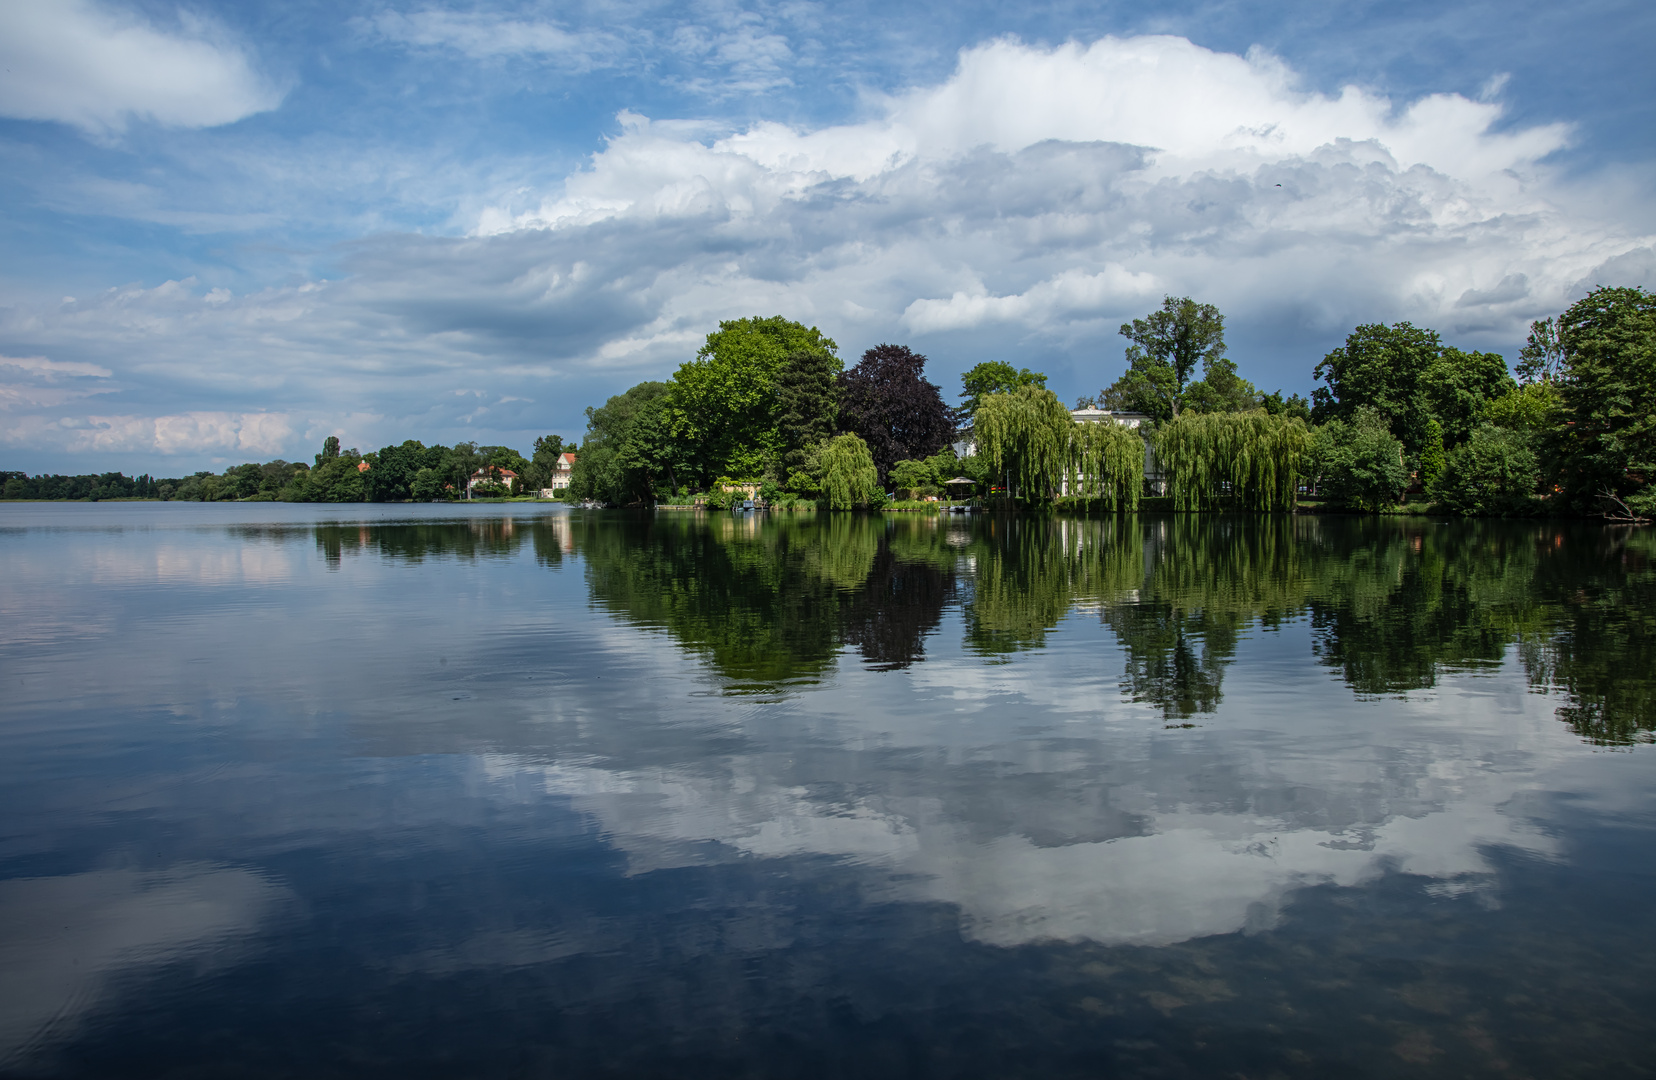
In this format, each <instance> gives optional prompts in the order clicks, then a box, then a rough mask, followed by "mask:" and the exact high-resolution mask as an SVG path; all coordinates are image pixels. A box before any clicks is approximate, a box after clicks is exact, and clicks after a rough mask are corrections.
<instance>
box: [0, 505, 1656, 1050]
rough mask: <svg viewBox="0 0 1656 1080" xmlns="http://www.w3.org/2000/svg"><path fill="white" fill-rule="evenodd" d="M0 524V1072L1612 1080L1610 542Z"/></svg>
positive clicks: (245, 513)
mask: <svg viewBox="0 0 1656 1080" xmlns="http://www.w3.org/2000/svg"><path fill="white" fill-rule="evenodd" d="M463 513H464V512H463V511H455V510H453V509H451V508H447V507H369V508H363V507H360V506H352V507H346V508H340V509H329V508H317V507H309V506H298V507H284V506H212V505H207V506H188V505H187V506H179V505H164V506H163V505H125V506H108V505H105V506H51V505H33V506H27V505H24V506H7V507H4V508H0V685H3V686H4V695H3V697H0V1073H4V1074H6V1075H15V1076H36V1075H39V1076H87V1077H151V1076H170V1077H267V1076H284V1077H286V1076H292V1077H301V1076H302V1077H331V1076H340V1077H345V1076H350V1077H378V1076H385V1077H419V1076H443V1077H505V1076H513V1077H517V1076H548V1077H592V1076H650V1075H655V1076H708V1077H714V1076H717V1077H738V1076H753V1077H760V1076H764V1077H838V1076H855V1077H887V1076H890V1077H955V1076H960V1077H966V1076H972V1077H976V1076H983V1077H1023V1076H1028V1077H1043V1078H1044V1077H1067V1076H1089V1077H1093V1076H1146V1077H1150V1076H1156V1077H1187V1076H1188V1077H1198V1076H1200V1077H1206V1076H1245V1077H1260V1078H1265V1077H1302V1076H1303V1077H1314V1076H1315V1077H1326V1076H1356V1077H1364V1076H1375V1077H1380V1076H1411V1077H1412V1076H1508V1075H1512V1076H1535V1077H1542V1076H1547V1077H1552V1076H1617V1077H1620V1076H1639V1075H1649V1074H1651V1073H1652V1072H1653V1071H1656V1065H1653V1063H1656V860H1653V856H1656V756H1653V749H1652V747H1650V746H1649V745H1648V743H1649V733H1650V732H1651V730H1652V728H1653V727H1656V535H1653V533H1652V531H1651V530H1646V531H1645V532H1643V533H1635V532H1631V531H1629V530H1625V529H1621V530H1616V529H1605V528H1599V527H1593V526H1585V525H1559V524H1551V523H1549V524H1535V523H1520V524H1515V523H1500V522H1471V523H1466V522H1457V523H1446V522H1426V521H1399V520H1385V521H1370V520H1356V519H1334V518H1329V519H1317V518H1298V519H1292V520H1288V519H1278V520H1264V519H1224V518H1200V519H1190V518H1145V517H1141V518H1137V519H1122V520H1111V521H1057V522H1041V521H1034V520H1027V519H1025V520H1015V521H1008V520H999V521H992V520H987V519H973V520H970V521H967V520H961V519H952V520H951V519H945V520H943V521H940V522H939V521H934V520H931V519H920V518H915V517H896V516H894V517H892V518H891V519H889V520H886V519H879V518H857V519H853V518H848V517H838V518H833V519H828V520H816V519H813V518H809V517H802V518H798V519H787V520H782V521H767V520H761V519H753V518H748V519H738V518H731V517H728V516H715V517H712V518H697V517H692V516H689V515H678V516H673V515H669V514H666V513H663V514H661V515H660V516H658V517H655V518H648V517H625V516H622V515H620V514H618V513H594V514H583V513H580V512H576V513H574V514H568V513H565V512H563V511H559V510H546V509H542V508H535V507H523V508H502V507H498V506H495V507H483V508H479V509H478V510H477V512H475V513H474V514H472V515H471V516H469V517H466V516H456V515H457V514H463Z"/></svg>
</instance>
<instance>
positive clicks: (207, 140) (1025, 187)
mask: <svg viewBox="0 0 1656 1080" xmlns="http://www.w3.org/2000/svg"><path fill="white" fill-rule="evenodd" d="M37 7H38V6H37ZM23 10H24V9H23V7H22V6H19V5H16V4H11V3H6V4H0V26H5V27H8V28H14V27H15V26H16V25H21V24H19V23H18V22H17V20H18V19H21V18H25V17H27V18H34V19H36V23H33V24H30V25H31V26H33V27H34V29H33V30H31V31H30V33H31V34H32V35H33V36H32V37H31V36H29V35H27V34H25V35H21V36H19V35H16V34H0V38H4V39H5V41H6V44H5V45H4V46H0V51H4V50H5V49H10V50H12V52H18V51H19V50H22V53H23V55H22V58H23V60H24V61H26V63H24V64H23V65H22V68H21V70H23V71H25V72H27V71H33V70H38V69H39V65H40V63H41V62H42V57H43V56H44V57H45V58H46V59H48V60H50V59H51V58H52V57H54V56H55V57H57V58H58V60H59V61H61V63H60V65H59V66H60V68H61V69H62V70H76V67H75V65H76V64H80V65H81V67H82V68H84V67H85V65H86V64H88V63H92V62H93V61H94V60H96V59H97V58H98V57H108V56H110V55H114V54H112V53H111V51H110V50H111V49H115V50H116V53H119V50H118V49H117V48H116V46H118V45H120V43H121V42H127V43H129V44H130V43H131V42H133V41H139V42H141V43H147V44H148V46H149V52H150V53H154V54H155V55H156V56H163V57H166V58H168V61H169V62H168V65H167V66H166V69H165V70H161V71H159V72H158V69H157V67H156V65H155V64H154V63H153V62H151V60H150V59H145V57H146V56H148V53H146V51H145V49H143V48H139V49H138V50H137V54H138V55H139V56H140V60H141V61H142V62H137V61H135V62H133V63H132V64H129V65H124V66H123V64H121V63H114V64H112V65H109V64H106V67H109V70H107V71H105V72H103V75H102V81H101V82H97V83H96V84H95V85H92V86H91V87H90V88H88V86H85V85H77V86H75V87H72V88H70V89H72V90H73V91H74V92H73V93H69V92H68V91H64V92H63V93H59V94H57V95H56V96H54V95H53V94H52V93H49V91H50V90H51V88H52V87H51V83H50V80H49V79H41V78H35V79H34V81H33V82H30V83H29V84H28V85H27V86H25V87H23V89H22V90H21V91H20V90H18V89H17V88H16V84H15V83H6V82H0V88H3V90H0V114H3V115H6V116H10V117H12V119H11V120H6V121H0V162H4V163H3V164H0V196H4V198H5V201H6V205H7V207H8V209H7V211H6V213H5V215H4V217H3V218H0V251H5V252H6V254H7V258H6V259H5V265H6V269H5V270H4V271H0V274H3V275H4V276H3V277H0V354H3V355H5V356H9V357H12V358H13V359H14V360H16V361H17V363H9V366H3V367H0V383H3V384H4V386H3V389H0V394H3V396H0V409H3V410H4V414H5V415H4V420H5V423H4V425H3V427H0V430H3V431H4V433H5V434H4V445H3V448H0V452H3V453H4V455H5V460H6V462H7V463H8V464H6V467H8V468H12V467H22V468H29V469H39V468H52V469H77V470H78V469H81V468H103V467H125V468H128V469H132V468H151V469H152V470H160V471H164V472H177V471H180V470H181V469H187V468H192V467H196V466H198V465H208V464H211V465H219V464H221V463H222V462H224V461H231V460H235V461H239V460H246V459H248V458H250V457H264V456H273V455H275V454H282V455H284V456H288V457H308V456H309V454H310V453H311V452H312V451H313V449H314V447H313V446H312V445H311V444H312V443H313V442H319V441H320V439H321V437H322V436H323V435H325V434H329V433H337V434H340V435H341V437H342V438H343V439H344V440H345V441H346V443H347V444H348V445H359V446H361V447H363V448H364V449H366V448H369V447H372V446H378V445H380V444H381V443H382V442H384V441H388V440H391V439H401V438H403V437H407V436H415V437H420V438H424V439H427V440H433V439H441V440H444V441H451V440H454V439H461V438H477V439H480V440H482V441H506V442H510V443H513V444H514V445H520V446H526V445H527V444H528V442H529V441H530V440H531V439H532V437H533V436H534V435H535V434H539V433H541V432H543V431H547V430H553V431H560V432H562V433H563V434H565V435H566V437H567V436H573V435H578V434H579V432H580V427H581V418H580V410H581V408H582V407H584V406H585V405H587V404H590V403H593V402H595V401H599V400H602V398H603V397H604V396H607V395H608V394H610V393H614V392H617V391H619V390H621V389H623V388H625V386H627V385H629V384H630V383H631V382H633V381H636V380H638V379H641V378H661V377H665V376H666V375H667V374H669V373H670V372H671V371H672V369H673V367H674V366H676V364H677V363H679V362H681V361H682V360H684V359H686V358H688V357H689V356H690V355H691V354H692V353H693V351H694V347H695V344H696V342H697V341H698V340H699V338H700V337H701V336H702V335H703V334H705V333H706V331H707V330H708V329H709V328H710V327H711V326H712V325H713V324H714V322H715V321H716V320H717V319H719V318H728V317H733V316H737V315H743V314H752V313H756V312H758V313H766V314H769V313H773V312H780V313H782V314H785V315H788V316H790V317H794V318H800V319H803V320H805V321H808V322H816V323H818V324H819V325H821V326H822V328H823V329H824V330H825V331H827V332H828V333H830V334H832V335H833V336H835V337H836V338H837V339H838V340H839V341H840V343H841V345H842V349H843V351H844V352H846V353H848V354H853V355H854V354H855V353H859V352H860V351H861V350H862V349H864V348H866V347H868V346H870V345H873V344H876V343H878V342H879V341H882V340H897V341H907V342H909V343H910V344H912V345H914V346H915V347H916V348H919V349H921V350H922V351H925V352H927V353H928V355H930V356H931V357H932V358H933V370H932V375H933V378H934V379H936V380H937V381H939V382H941V383H944V384H945V385H952V383H953V381H954V377H955V375H956V374H957V373H958V372H959V371H960V370H962V369H963V368H965V367H967V366H969V365H970V364H971V363H973V362H976V361H977V360H979V359H984V358H987V357H990V356H996V357H999V356H1005V357H1008V358H1013V359H1017V360H1019V362H1021V363H1030V364H1033V365H1035V366H1038V367H1042V368H1043V369H1045V370H1047V371H1049V372H1051V373H1052V375H1053V383H1054V386H1055V388H1057V389H1059V391H1060V392H1061V393H1063V394H1065V395H1066V396H1072V395H1074V394H1076V393H1080V392H1084V391H1093V390H1096V389H1097V387H1098V386H1099V385H1102V384H1103V383H1104V382H1107V381H1108V380H1109V379H1110V378H1112V377H1113V375H1114V373H1115V372H1116V371H1117V370H1118V369H1119V367H1120V365H1121V360H1120V353H1121V347H1120V342H1119V340H1118V339H1117V338H1116V337H1115V335H1114V328H1115V325H1116V324H1117V323H1119V322H1120V321H1121V319H1122V318H1125V317H1127V316H1130V315H1134V314H1140V313H1142V311H1143V310H1144V309H1146V308H1147V307H1148V306H1150V305H1152V304H1154V303H1155V302H1156V301H1157V300H1158V299H1159V297H1160V295H1161V293H1162V292H1163V291H1172V292H1179V293H1184V292H1191V293H1195V294H1199V295H1201V296H1202V297H1203V298H1204V299H1211V300H1213V301H1215V302H1217V303H1219V304H1220V306H1221V307H1222V308H1223V310H1225V311H1226V313H1227V315H1228V316H1229V320H1230V321H1229V328H1230V331H1231V337H1232V341H1233V350H1232V351H1233V354H1234V355H1236V356H1237V358H1238V359H1239V361H1240V362H1241V363H1242V364H1243V367H1244V369H1245V371H1246V372H1247V373H1248V374H1249V375H1250V376H1252V377H1254V378H1255V379H1256V380H1257V381H1259V382H1260V383H1262V384H1264V385H1267V386H1272V387H1275V386H1283V387H1284V388H1286V389H1292V390H1301V391H1303V390H1305V389H1307V383H1308V381H1309V372H1310V368H1311V367H1312V365H1313V364H1314V363H1315V361H1316V359H1317V358H1318V357H1320V356H1321V354H1322V352H1324V351H1326V349H1327V348H1329V347H1330V346H1331V345H1332V344H1334V343H1335V342H1337V341H1338V340H1339V339H1340V338H1342V337H1343V336H1344V334H1345V333H1346V332H1347V331H1348V330H1349V329H1350V327H1351V325H1353V324H1354V323H1355V322H1357V321H1372V320H1375V319H1395V318H1412V319H1414V320H1415V321H1417V322H1420V323H1423V324H1425V325H1430V326H1434V327H1436V328H1438V329H1440V330H1442V331H1443V332H1444V333H1445V334H1446V335H1449V336H1450V337H1451V338H1452V339H1454V340H1457V341H1459V342H1461V343H1463V344H1469V345H1475V346H1480V347H1494V348H1499V349H1503V350H1505V351H1508V352H1511V351H1512V347H1513V346H1514V344H1515V343H1516V342H1517V341H1518V340H1520V339H1521V337H1522V330H1523V326H1524V324H1525V323H1526V322H1527V320H1528V319H1529V318H1532V317H1535V316H1537V315H1541V314H1547V313H1550V312H1552V311H1556V310H1557V309H1558V308H1559V307H1561V306H1562V304H1563V303H1564V302H1567V300H1568V299H1570V298H1571V295H1572V291H1574V290H1580V289H1582V288H1584V287H1586V286H1587V285H1590V284H1593V283H1596V282H1597V281H1599V280H1600V279H1601V278H1603V277H1604V276H1605V275H1611V276H1614V277H1615V278H1616V283H1628V284H1638V283H1650V282H1652V281H1653V280H1656V277H1653V275H1656V255H1653V254H1652V240H1651V237H1652V235H1653V234H1656V222H1652V221H1651V219H1650V218H1651V212H1650V210H1649V209H1648V207H1649V206H1650V205H1651V201H1650V200H1649V198H1648V196H1649V187H1650V183H1649V181H1650V178H1651V177H1650V167H1649V166H1650V161H1651V157H1652V155H1651V149H1652V146H1651V140H1652V138H1656V125H1652V124H1651V123H1650V122H1649V120H1650V112H1651V109H1652V105H1651V102H1652V100H1656V95H1653V94H1652V93H1650V91H1651V90H1656V81H1653V76H1652V75H1651V73H1650V72H1649V71H1647V70H1646V68H1647V66H1648V65H1645V64H1644V63H1643V62H1642V61H1641V60H1640V59H1639V58H1638V57H1637V56H1636V55H1635V53H1636V48H1635V43H1636V42H1637V41H1638V40H1640V39H1641V34H1642V35H1643V38H1642V39H1643V40H1649V34H1650V31H1651V30H1653V29H1656V16H1653V15H1652V13H1651V11H1650V10H1647V9H1645V8H1642V7H1639V6H1635V5H1630V4H1586V5H1579V6H1577V7H1575V8H1572V9H1571V10H1570V11H1569V12H1568V13H1564V12H1561V11H1557V10H1554V9H1552V8H1549V7H1547V6H1544V5H1540V4H1532V3H1519V4H1516V5H1511V4H1509V5H1500V6H1498V7H1496V6H1491V5H1461V6H1457V7H1453V8H1446V7H1444V6H1443V5H1435V6H1431V5H1417V4H1392V5H1372V4H1343V5H1326V4H1324V5H1310V4H1306V5H1264V4H1246V3H1242V4H1177V5H1162V6H1158V7H1144V6H1133V7H1131V8H1129V7H1127V6H1125V5H1108V4H1091V5H1082V4H1060V5H1025V6H1019V7H1017V8H1016V9H1015V10H1014V9H1010V8H1007V7H1006V6H1004V5H989V4H973V3H964V4H950V5H929V6H927V5H914V6H904V7H902V8H901V9H889V7H888V6H883V7H876V6H874V5H872V4H866V3H847V4H836V5H825V4H808V3H790V4H780V5H754V4H740V3H699V4H685V3H671V4H653V3H625V2H623V3H586V4H583V3H572V4H559V5H550V4H530V5H490V4H477V5H441V4H434V3H428V4H390V3H385V4H344V5H338V4H335V5H323V4H320V3H311V2H308V0H295V2H294V3H291V4H284V5H274V4H258V3H254V4H237V5H230V4H221V5H196V6H193V7H191V8H190V9H189V10H188V11H187V12H181V11H180V9H178V8H177V7H174V6H167V5H160V4H147V3H144V4H136V3H114V2H104V0H96V2H95V0H75V2H73V3H67V4H64V5H60V6H59V8H58V9H57V10H58V11H59V12H60V14H61V18H60V19H59V21H58V22H57V23H50V22H49V23H48V24H46V25H45V27H44V29H42V28H41V25H40V24H39V23H38V20H39V16H37V15H33V14H29V13H28V12H24V14H22V15H20V14H19V12H23ZM33 10H35V9H34V8H31V9H30V11H33ZM7 20H10V21H9V22H8V21H7ZM123 35H124V36H123ZM146 35H147V36H146ZM30 42H33V43H34V44H32V45H31V44H29V43H30ZM112 42H113V43H114V44H111V43H112ZM20 43H21V44H20ZM66 43H67V44H66ZM53 49H56V50H57V52H56V53H53V52H52V51H51V50H53ZM65 49H68V50H69V52H68V53H67V54H66V53H64V52H63V50H65ZM77 49H78V50H79V51H76V50H77ZM31 50H32V51H31ZM7 55H8V56H10V55H11V54H10V53H8V54H7ZM65 56H67V60H64V57H65ZM1566 56H1568V57H1572V58H1579V57H1586V58H1587V59H1585V60H1582V59H1572V60H1571V62H1567V63H1566V62H1562V59H1563V58H1564V57H1566ZM31 64H32V65H34V67H30V65H31ZM23 77H24V76H20V75H18V74H17V70H15V69H14V70H13V71H12V72H10V73H8V75H7V78H11V79H14V80H16V79H22V78H23ZM192 80H193V81H192ZM100 87H101V88H102V89H101V90H99V88H100ZM181 87H182V88H183V89H182V90H181V89H180V88H181ZM191 87H194V91H193V92H194V94H195V96H194V97H193V98H192V97H191V92H190V88H191ZM94 91H97V92H96V93H95V92H94ZM100 94H101V96H99V95H100ZM1279 184H1280V185H1281V186H1280V187H1278V186H1277V185H1279ZM51 365H60V366H55V367H54V366H51ZM61 365H69V366H68V367H63V366H61ZM91 372H104V373H107V374H93V373H91Z"/></svg>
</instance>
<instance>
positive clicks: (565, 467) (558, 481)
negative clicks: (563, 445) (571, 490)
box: [539, 454, 575, 499]
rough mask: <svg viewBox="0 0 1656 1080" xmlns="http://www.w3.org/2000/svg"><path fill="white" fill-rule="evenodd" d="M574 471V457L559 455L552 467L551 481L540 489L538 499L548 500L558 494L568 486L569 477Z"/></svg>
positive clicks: (571, 455)
mask: <svg viewBox="0 0 1656 1080" xmlns="http://www.w3.org/2000/svg"><path fill="white" fill-rule="evenodd" d="M574 471H575V455H574V454H559V455H558V460H557V461H556V462H554V463H553V465H552V481H551V484H550V485H549V486H547V487H543V488H541V489H540V492H539V494H540V497H541V498H543V499H550V498H552V497H554V496H555V495H557V493H558V492H560V491H562V490H563V489H564V488H566V487H568V486H569V476H570V474H571V473H573V472H574Z"/></svg>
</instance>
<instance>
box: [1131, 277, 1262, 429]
mask: <svg viewBox="0 0 1656 1080" xmlns="http://www.w3.org/2000/svg"><path fill="white" fill-rule="evenodd" d="M1120 333H1121V336H1122V337H1124V338H1127V339H1128V340H1129V341H1131V342H1132V344H1131V345H1129V346H1128V347H1127V370H1126V372H1124V373H1123V374H1122V376H1121V378H1119V379H1117V380H1116V382H1115V384H1114V385H1112V386H1110V387H1109V388H1107V389H1106V390H1104V391H1103V393H1101V394H1100V395H1099V397H1100V400H1101V402H1102V403H1103V407H1104V408H1107V409H1115V410H1128V411H1132V412H1142V413H1144V414H1146V415H1147V416H1150V417H1153V418H1154V419H1156V420H1158V421H1160V420H1170V419H1172V418H1173V417H1175V416H1177V415H1179V413H1180V411H1181V410H1183V408H1184V406H1185V401H1186V384H1187V383H1189V382H1190V378H1191V376H1192V375H1194V374H1195V373H1196V366H1197V364H1201V365H1202V368H1203V373H1204V375H1207V376H1210V377H1212V379H1213V381H1212V383H1211V384H1210V385H1207V386H1204V388H1203V391H1202V393H1201V394H1200V395H1199V396H1200V399H1201V401H1202V402H1203V403H1204V404H1205V405H1207V406H1211V407H1212V408H1211V411H1221V410H1222V409H1223V408H1224V407H1225V406H1226V405H1227V404H1228V403H1232V402H1233V401H1234V400H1235V399H1237V398H1239V397H1240V395H1242V394H1244V393H1245V394H1246V395H1247V396H1248V397H1249V398H1251V397H1252V396H1253V394H1254V390H1253V385H1252V384H1251V383H1248V382H1247V381H1246V380H1243V379H1240V378H1239V377H1238V376H1237V375H1236V366H1235V365H1234V364H1231V363H1229V361H1225V360H1224V359H1223V358H1224V355H1225V317H1224V316H1223V315H1221V314H1219V309H1218V308H1216V307H1214V306H1213V305H1212V304H1198V303H1197V302H1196V301H1194V300H1192V299H1190V297H1188V296H1183V297H1173V296H1169V297H1166V298H1164V299H1163V300H1162V306H1161V309H1160V310H1159V311H1153V312H1151V313H1150V314H1149V315H1147V316H1145V317H1144V318H1142V319H1134V320H1133V321H1132V322H1130V323H1122V324H1121V331H1120ZM1216 365H1217V366H1216ZM1254 404H1255V403H1254V402H1252V401H1251V400H1250V401H1249V402H1248V404H1247V407H1248V408H1252V407H1253V406H1254Z"/></svg>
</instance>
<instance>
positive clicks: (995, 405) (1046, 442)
mask: <svg viewBox="0 0 1656 1080" xmlns="http://www.w3.org/2000/svg"><path fill="white" fill-rule="evenodd" d="M1074 427H1075V423H1074V421H1073V420H1072V419H1071V418H1070V413H1069V410H1068V409H1066V408H1064V404H1063V402H1061V401H1059V400H1058V395H1057V394H1054V393H1053V392H1052V391H1051V390H1047V389H1045V388H1043V387H1039V386H1034V385H1026V386H1020V387H1018V388H1017V389H1016V390H1011V391H1007V392H1005V393H999V394H989V395H987V396H985V397H984V398H983V399H982V401H981V402H979V404H978V408H977V416H976V419H975V420H974V421H973V424H972V431H973V434H974V436H975V438H976V440H977V453H978V456H979V457H982V458H983V459H984V460H985V461H986V462H987V463H988V466H989V473H990V476H991V477H992V478H993V479H994V480H995V481H996V482H998V483H1001V484H1003V485H1005V487H1006V488H1007V493H1008V495H1009V496H1010V497H1012V498H1014V499H1017V500H1019V501H1021V502H1024V503H1026V504H1031V505H1034V504H1044V503H1048V502H1050V501H1051V499H1052V497H1053V496H1054V495H1055V494H1057V492H1058V488H1059V485H1060V484H1062V483H1063V480H1064V476H1065V474H1066V473H1067V472H1068V471H1069V464H1070V445H1071V436H1072V434H1073V431H1072V429H1073V428H1074Z"/></svg>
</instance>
